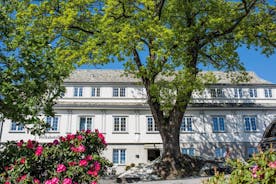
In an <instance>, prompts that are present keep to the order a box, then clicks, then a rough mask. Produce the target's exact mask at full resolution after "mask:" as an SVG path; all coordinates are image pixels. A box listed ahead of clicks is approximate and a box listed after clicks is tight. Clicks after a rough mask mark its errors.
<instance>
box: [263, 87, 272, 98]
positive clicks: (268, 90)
mask: <svg viewBox="0 0 276 184" xmlns="http://www.w3.org/2000/svg"><path fill="white" fill-rule="evenodd" d="M264 96H265V97H266V98H272V89H271V88H265V89H264Z"/></svg>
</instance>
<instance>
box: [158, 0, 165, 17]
mask: <svg viewBox="0 0 276 184" xmlns="http://www.w3.org/2000/svg"><path fill="white" fill-rule="evenodd" d="M164 4H165V0H160V1H159V2H158V3H157V4H156V13H157V16H158V18H159V20H161V14H162V9H163V7H164Z"/></svg>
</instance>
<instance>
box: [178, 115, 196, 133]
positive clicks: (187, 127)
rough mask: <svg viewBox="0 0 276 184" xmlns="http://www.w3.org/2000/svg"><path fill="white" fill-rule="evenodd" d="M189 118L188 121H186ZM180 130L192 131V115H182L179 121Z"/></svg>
mask: <svg viewBox="0 0 276 184" xmlns="http://www.w3.org/2000/svg"><path fill="white" fill-rule="evenodd" d="M188 119H189V121H188ZM180 132H181V133H183V132H184V133H185V132H188V133H189V132H194V129H193V117H192V116H184V117H183V118H182V121H181V125H180Z"/></svg>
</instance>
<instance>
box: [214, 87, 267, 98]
mask: <svg viewBox="0 0 276 184" xmlns="http://www.w3.org/2000/svg"><path fill="white" fill-rule="evenodd" d="M246 92H247V94H248V95H249V97H250V98H257V97H258V93H257V89H256V88H249V89H248V91H246V90H245V89H243V88H234V97H236V98H243V97H245V96H246V95H245V93H246ZM210 94H211V97H225V95H224V91H223V89H222V88H211V89H210ZM264 96H265V97H266V98H272V89H270V88H265V89H264Z"/></svg>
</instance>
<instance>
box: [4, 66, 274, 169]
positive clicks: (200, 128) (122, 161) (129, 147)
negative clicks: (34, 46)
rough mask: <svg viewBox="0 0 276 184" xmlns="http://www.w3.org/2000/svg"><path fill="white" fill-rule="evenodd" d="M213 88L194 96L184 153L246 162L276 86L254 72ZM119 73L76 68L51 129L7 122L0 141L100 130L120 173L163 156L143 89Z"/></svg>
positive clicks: (107, 153) (271, 110) (270, 110)
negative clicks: (40, 131)
mask: <svg viewBox="0 0 276 184" xmlns="http://www.w3.org/2000/svg"><path fill="white" fill-rule="evenodd" d="M215 75H217V76H219V77H220V80H219V81H218V83H217V84H213V85H210V87H209V88H208V89H205V90H204V91H203V93H202V94H197V93H194V94H193V99H192V101H191V103H190V105H189V107H188V109H187V111H186V113H185V116H184V118H183V123H182V126H181V134H180V145H181V150H182V152H183V153H186V154H190V155H197V156H208V157H222V156H223V153H224V152H225V149H226V148H230V151H231V154H232V155H233V156H241V157H244V158H247V157H248V156H250V155H251V154H252V153H253V152H256V150H257V145H258V142H259V141H260V139H261V137H262V134H263V131H264V129H265V127H266V126H267V125H268V124H269V123H270V122H271V121H272V120H273V119H274V118H276V84H271V83H270V82H267V81H265V80H263V79H260V78H259V77H258V76H256V75H255V74H254V73H252V72H249V75H250V76H251V77H252V78H251V80H250V81H249V82H246V83H241V84H231V83H230V82H229V79H228V78H227V77H226V75H225V74H224V73H222V72H215ZM138 82H139V81H138V80H137V79H133V78H130V77H126V76H124V75H123V71H122V70H77V71H75V72H74V73H73V74H72V75H71V76H70V78H68V79H67V80H66V81H65V83H64V85H65V86H66V93H65V94H64V97H63V98H62V99H59V100H58V104H57V105H56V106H55V112H56V116H55V117H54V118H52V117H48V118H45V120H46V121H47V122H49V123H50V124H51V126H52V128H51V130H50V131H49V132H48V133H47V134H45V135H43V136H40V137H39V136H32V135H30V133H29V132H27V131H26V130H25V129H24V128H23V127H21V126H18V125H16V123H13V122H11V121H9V120H6V121H5V122H4V123H3V129H2V135H1V137H0V138H1V139H0V140H1V142H6V141H10V140H21V139H23V140H28V139H36V140H37V141H40V142H49V141H53V140H54V139H56V138H58V137H59V136H61V135H65V134H67V133H75V132H76V131H78V130H82V129H96V128H97V129H99V131H100V132H102V133H104V134H105V137H106V141H107V143H108V147H107V150H106V151H105V152H104V155H105V156H106V157H107V158H108V159H109V160H111V161H113V163H114V164H115V165H118V168H119V170H123V169H124V168H125V166H126V165H129V164H131V163H135V164H138V163H145V162H148V161H151V160H153V159H155V158H156V157H158V156H159V155H160V152H162V141H161V137H160V135H159V133H158V130H157V129H156V127H155V124H154V121H153V118H152V116H151V112H150V110H149V107H148V105H147V102H146V94H145V89H144V88H143V87H142V86H141V85H140V83H138Z"/></svg>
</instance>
